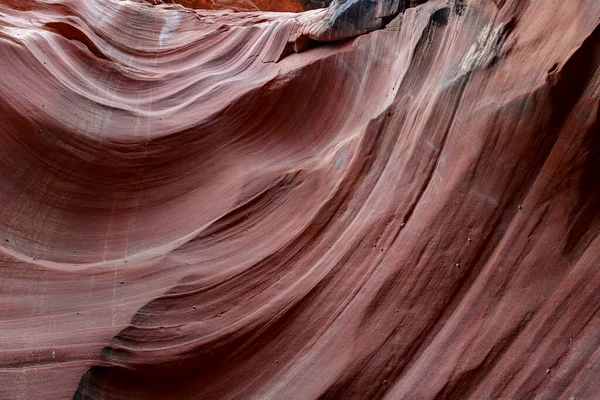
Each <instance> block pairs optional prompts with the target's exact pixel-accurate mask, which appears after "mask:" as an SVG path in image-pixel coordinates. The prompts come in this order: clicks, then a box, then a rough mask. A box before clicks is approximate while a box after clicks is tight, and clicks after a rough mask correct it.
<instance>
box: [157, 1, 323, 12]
mask: <svg viewBox="0 0 600 400" xmlns="http://www.w3.org/2000/svg"><path fill="white" fill-rule="evenodd" d="M146 1H147V2H149V3H152V4H174V3H176V4H181V5H183V6H185V7H188V8H193V9H205V10H211V9H213V10H219V9H233V10H238V11H280V12H302V11H307V10H313V9H315V8H324V7H327V6H328V5H329V4H330V3H331V0H146Z"/></svg>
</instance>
